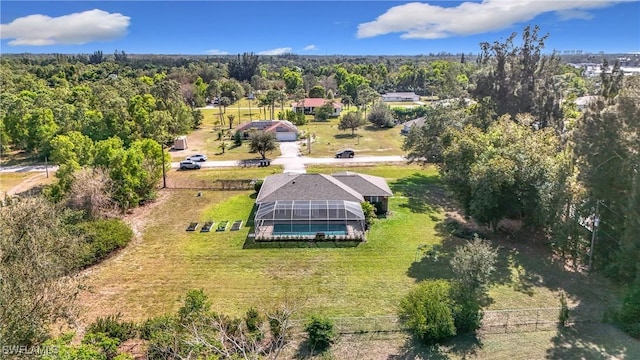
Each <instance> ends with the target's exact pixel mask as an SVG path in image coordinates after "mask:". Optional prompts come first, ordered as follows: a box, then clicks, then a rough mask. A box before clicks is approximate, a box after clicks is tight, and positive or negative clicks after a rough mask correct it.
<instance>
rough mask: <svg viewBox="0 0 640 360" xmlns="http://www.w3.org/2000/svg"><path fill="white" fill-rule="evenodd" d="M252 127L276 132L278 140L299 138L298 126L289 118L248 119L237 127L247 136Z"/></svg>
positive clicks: (237, 129)
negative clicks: (288, 119)
mask: <svg viewBox="0 0 640 360" xmlns="http://www.w3.org/2000/svg"><path fill="white" fill-rule="evenodd" d="M251 129H256V130H261V131H266V132H271V133H274V134H275V135H276V139H278V141H296V140H297V139H298V128H297V127H296V126H295V125H293V124H292V123H291V122H290V121H287V120H259V121H248V122H245V123H242V124H240V125H238V127H236V131H240V132H243V133H244V134H245V137H248V136H249V130H251Z"/></svg>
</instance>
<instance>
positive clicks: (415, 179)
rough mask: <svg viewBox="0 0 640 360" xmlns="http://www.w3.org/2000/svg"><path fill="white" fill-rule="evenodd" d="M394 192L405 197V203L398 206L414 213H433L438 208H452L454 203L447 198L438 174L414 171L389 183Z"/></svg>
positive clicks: (448, 209)
mask: <svg viewBox="0 0 640 360" xmlns="http://www.w3.org/2000/svg"><path fill="white" fill-rule="evenodd" d="M390 187H391V190H392V191H393V192H394V194H396V195H398V194H401V195H403V196H406V197H407V203H406V204H401V205H400V207H404V208H408V209H409V210H411V212H414V213H426V214H428V213H435V212H437V211H439V210H440V209H443V210H445V211H450V210H453V209H454V208H455V207H454V204H453V202H452V201H451V200H450V199H449V198H448V196H447V193H446V191H445V189H444V188H443V187H442V186H441V185H440V177H439V176H438V175H424V174H420V173H414V174H412V175H410V176H407V177H404V178H402V179H398V180H396V181H394V182H393V183H391V184H390Z"/></svg>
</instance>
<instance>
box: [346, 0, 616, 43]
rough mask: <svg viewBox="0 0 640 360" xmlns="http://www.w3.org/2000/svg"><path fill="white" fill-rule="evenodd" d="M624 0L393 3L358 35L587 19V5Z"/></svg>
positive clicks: (433, 35) (417, 34)
mask: <svg viewBox="0 0 640 360" xmlns="http://www.w3.org/2000/svg"><path fill="white" fill-rule="evenodd" d="M624 1H625V0H589V1H586V0H564V1H560V0H517V1H511V0H483V1H482V2H464V3H461V4H460V5H458V6H455V7H442V6H436V5H429V4H424V3H418V2H414V3H408V4H404V5H399V6H394V7H392V8H390V9H389V10H387V11H386V12H385V13H384V14H382V15H380V16H378V18H377V19H375V20H374V21H370V22H366V23H362V24H360V25H358V32H357V37H358V38H368V37H374V36H379V35H385V34H389V33H394V32H399V33H402V35H400V37H401V38H403V39H439V38H446V37H451V36H458V35H471V34H480V33H484V32H489V31H496V30H501V29H504V28H507V27H509V26H511V25H513V24H516V23H519V22H525V21H529V20H531V19H533V18H535V17H536V16H538V15H541V14H544V13H548V12H555V13H556V14H558V15H559V17H560V18H561V19H575V18H580V19H587V18H588V16H590V14H589V13H587V12H586V10H588V9H596V8H602V7H606V6H609V5H612V4H615V3H619V2H624Z"/></svg>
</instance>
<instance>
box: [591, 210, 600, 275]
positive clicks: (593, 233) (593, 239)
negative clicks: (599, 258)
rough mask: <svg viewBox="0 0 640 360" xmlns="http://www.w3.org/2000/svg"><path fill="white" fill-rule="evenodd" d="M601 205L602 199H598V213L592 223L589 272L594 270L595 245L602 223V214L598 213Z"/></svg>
mask: <svg viewBox="0 0 640 360" xmlns="http://www.w3.org/2000/svg"><path fill="white" fill-rule="evenodd" d="M599 206H600V200H598V201H596V214H595V217H594V218H593V224H592V225H591V247H590V248H589V272H592V271H593V246H594V245H595V243H596V232H597V231H598V225H600V214H598V207H599Z"/></svg>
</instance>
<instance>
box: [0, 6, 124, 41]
mask: <svg viewBox="0 0 640 360" xmlns="http://www.w3.org/2000/svg"><path fill="white" fill-rule="evenodd" d="M129 20H130V18H129V17H128V16H124V15H122V14H120V13H113V14H111V13H108V12H106V11H103V10H100V9H93V10H89V11H84V12H79V13H73V14H69V15H63V16H59V17H50V16H47V15H42V14H34V15H28V16H25V17H21V18H17V19H15V20H13V21H12V22H10V23H8V24H1V25H0V38H2V39H13V40H11V41H9V45H32V46H42V45H56V44H66V45H82V44H86V43H89V42H92V41H105V40H113V39H117V38H120V37H122V36H124V35H125V34H126V33H127V27H129Z"/></svg>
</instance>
